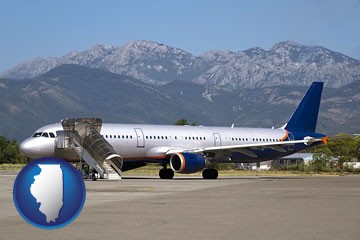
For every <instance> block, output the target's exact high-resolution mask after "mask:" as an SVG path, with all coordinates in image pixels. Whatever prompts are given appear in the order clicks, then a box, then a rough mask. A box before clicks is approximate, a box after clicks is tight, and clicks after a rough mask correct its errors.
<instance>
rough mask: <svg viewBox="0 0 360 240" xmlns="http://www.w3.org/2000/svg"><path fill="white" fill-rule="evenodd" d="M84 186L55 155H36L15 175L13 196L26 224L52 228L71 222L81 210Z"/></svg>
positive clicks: (67, 164) (84, 196) (76, 174)
mask: <svg viewBox="0 0 360 240" xmlns="http://www.w3.org/2000/svg"><path fill="white" fill-rule="evenodd" d="M85 198H86V189H85V184H84V181H83V179H82V177H81V175H80V173H79V172H78V171H77V170H76V169H75V168H74V167H73V166H72V165H71V164H70V163H68V162H66V161H65V160H62V159H59V158H39V159H36V160H33V161H32V162H30V163H29V164H28V165H26V166H25V167H24V168H23V169H22V170H21V171H20V172H19V174H18V175H17V177H16V180H15V183H14V188H13V199H14V203H15V206H16V209H17V210H18V212H19V214H20V215H21V216H22V217H23V218H24V219H25V220H26V221H27V222H28V223H30V224H32V225H33V226H36V227H38V228H43V229H48V230H50V229H56V228H60V227H64V226H66V225H67V224H69V223H71V222H72V221H73V220H74V219H75V218H76V217H77V216H78V215H79V214H80V212H81V210H82V208H83V206H84V203H85Z"/></svg>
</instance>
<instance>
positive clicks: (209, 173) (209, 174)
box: [202, 168, 219, 179]
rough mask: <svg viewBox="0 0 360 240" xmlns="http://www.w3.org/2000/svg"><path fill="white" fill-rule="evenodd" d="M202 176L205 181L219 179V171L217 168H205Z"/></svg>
mask: <svg viewBox="0 0 360 240" xmlns="http://www.w3.org/2000/svg"><path fill="white" fill-rule="evenodd" d="M202 176H203V178H204V179H217V178H218V176H219V173H218V170H217V169H215V168H205V169H204V170H203V171H202Z"/></svg>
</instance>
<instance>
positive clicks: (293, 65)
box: [0, 41, 360, 90]
mask: <svg viewBox="0 0 360 240" xmlns="http://www.w3.org/2000/svg"><path fill="white" fill-rule="evenodd" d="M63 64H75V65H81V66H85V67H89V68H95V69H100V70H105V71H108V72H111V73H116V74H120V75H126V76H130V77H133V78H136V79H138V80H140V81H142V82H144V83H147V84H151V85H164V84H167V83H170V82H172V81H175V80H179V81H184V82H190V83H196V84H200V85H208V86H210V85H211V86H216V87H221V88H222V89H230V90H237V89H242V88H258V87H270V86H278V85H299V86H308V85H309V84H310V83H311V82H312V81H324V82H325V83H326V86H327V87H333V88H337V87H342V86H345V85H347V84H349V83H351V82H353V81H357V80H360V61H359V60H357V59H353V58H350V57H348V56H345V55H343V54H341V53H338V52H334V51H331V50H329V49H327V48H324V47H321V46H304V45H300V44H298V43H295V42H291V41H285V42H279V43H276V44H275V45H274V46H273V47H272V48H270V49H269V50H264V49H262V48H259V47H255V48H251V49H248V50H244V51H238V52H231V51H208V52H205V53H204V54H203V55H201V56H194V55H192V54H191V53H188V52H186V51H184V50H182V49H179V48H174V47H170V46H167V45H164V44H160V43H156V42H152V41H133V42H129V43H127V44H125V45H124V46H121V47H114V46H106V45H95V46H93V47H92V48H90V49H88V50H85V51H82V52H76V51H73V52H70V53H68V54H66V55H64V56H62V57H40V58H36V59H33V60H30V61H28V62H24V63H21V64H19V65H17V66H15V67H14V68H12V69H10V70H8V71H6V72H4V73H3V74H1V75H0V77H2V78H11V79H28V78H34V77H39V76H41V75H42V74H45V73H46V72H48V71H50V70H52V69H55V68H56V67H59V66H61V65H63Z"/></svg>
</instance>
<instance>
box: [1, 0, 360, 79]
mask: <svg viewBox="0 0 360 240" xmlns="http://www.w3.org/2000/svg"><path fill="white" fill-rule="evenodd" d="M132 40H153V41H157V42H160V43H164V44H167V45H170V46H173V47H178V48H181V49H184V50H186V51H188V52H190V53H193V54H195V55H201V54H202V53H203V52H205V51H207V50H231V51H239V50H245V49H248V48H251V47H262V48H264V49H269V48H270V47H271V46H273V45H274V43H276V42H279V41H284V40H292V41H295V42H298V43H301V44H305V45H321V46H324V47H327V48H329V49H331V50H334V51H338V52H341V53H344V54H346V55H348V56H350V57H354V58H357V59H360V0H329V1H325V0H294V1H291V0H267V1H261V0H249V1H245V0H244V1H241V0H144V1H141V0H128V1H121V0H102V1H93V0H86V1H85V0H84V1H83V0H71V1H70V0H58V1H57V0H2V1H1V2H0V73H1V72H3V71H5V70H7V69H9V68H11V67H13V66H15V65H16V64H18V63H20V62H23V61H26V60H30V59H32V58H35V57H39V56H49V57H50V56H53V57H57V56H61V55H64V54H66V53H68V52H69V51H72V50H76V51H83V50H85V49H88V48H90V47H91V46H92V45H95V44H97V43H102V44H108V45H114V46H121V45H123V44H125V43H127V42H129V41H132Z"/></svg>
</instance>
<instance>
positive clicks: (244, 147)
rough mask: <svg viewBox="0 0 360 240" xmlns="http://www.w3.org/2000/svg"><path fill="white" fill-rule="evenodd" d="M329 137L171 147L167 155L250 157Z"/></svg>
mask: <svg viewBox="0 0 360 240" xmlns="http://www.w3.org/2000/svg"><path fill="white" fill-rule="evenodd" d="M327 139H328V137H325V138H312V137H305V138H304V139H303V140H293V141H281V142H266V143H264V142H257V143H250V144H241V145H226V146H214V147H205V148H193V149H182V151H179V150H181V149H169V150H168V151H167V152H166V155H171V154H174V153H178V152H188V153H204V154H205V153H219V152H225V151H226V152H240V153H243V154H245V155H247V156H249V157H257V156H256V154H255V153H254V152H253V151H252V150H255V149H273V150H276V151H278V152H286V150H285V149H284V148H283V147H284V146H288V145H293V144H296V143H304V144H306V145H311V144H313V143H315V142H320V141H322V142H324V143H326V142H327Z"/></svg>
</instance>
